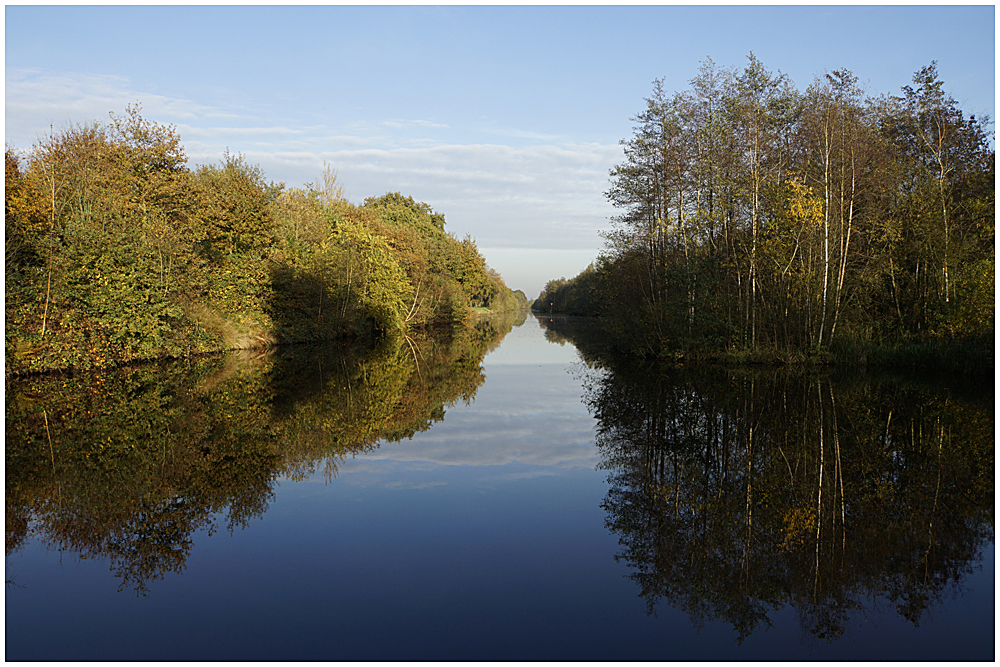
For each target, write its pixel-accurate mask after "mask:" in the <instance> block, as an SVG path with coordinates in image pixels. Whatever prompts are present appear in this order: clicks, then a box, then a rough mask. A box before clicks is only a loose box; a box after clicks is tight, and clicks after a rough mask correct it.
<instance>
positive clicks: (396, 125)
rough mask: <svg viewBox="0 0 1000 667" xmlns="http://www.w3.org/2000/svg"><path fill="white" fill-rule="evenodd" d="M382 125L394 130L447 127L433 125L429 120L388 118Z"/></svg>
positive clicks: (438, 124) (440, 124)
mask: <svg viewBox="0 0 1000 667" xmlns="http://www.w3.org/2000/svg"><path fill="white" fill-rule="evenodd" d="M382 125H385V126H386V127H391V128H392V129H394V130H402V129H406V128H410V127H422V128H434V129H444V130H446V129H448V126H447V125H444V124H442V123H435V122H433V121H430V120H399V119H396V118H390V119H388V120H384V121H382Z"/></svg>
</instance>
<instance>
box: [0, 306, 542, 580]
mask: <svg viewBox="0 0 1000 667" xmlns="http://www.w3.org/2000/svg"><path fill="white" fill-rule="evenodd" d="M523 319H524V314H523V313H511V314H507V315H506V316H495V317H493V318H482V319H480V320H478V321H477V323H476V325H475V326H474V327H471V328H467V329H459V330H457V331H454V332H450V333H448V334H440V335H437V336H423V337H407V338H403V339H397V340H385V341H383V342H382V343H381V344H380V345H379V346H378V347H377V348H375V349H358V348H349V347H344V346H330V345H324V346H314V347H310V348H303V347H300V346H296V347H294V348H288V349H282V350H278V351H276V352H274V353H271V354H264V355H248V354H242V355H238V354H233V355H228V356H226V357H222V358H208V359H192V360H187V361H183V362H175V363H168V364H161V365H148V366H138V367H132V368H125V369H120V370H115V371H106V372H97V373H86V374H77V375H69V376H44V377H33V378H28V379H25V380H20V381H12V380H9V379H8V381H7V382H6V427H5V429H6V430H5V435H6V446H5V458H6V471H5V479H6V488H5V501H6V502H5V506H6V521H5V526H6V553H7V555H10V554H11V553H13V552H16V551H18V550H19V549H21V548H22V547H23V546H24V545H25V543H26V542H27V540H28V538H29V537H37V538H39V539H41V540H43V541H44V542H46V543H47V544H48V545H49V547H50V548H52V549H58V550H60V551H65V552H70V553H76V554H78V555H79V557H80V558H82V559H89V558H100V559H105V560H106V561H108V562H109V563H110V566H111V569H112V570H113V571H114V572H115V574H116V576H117V577H119V578H120V580H121V588H122V589H125V588H131V589H134V590H135V591H136V592H138V593H140V594H144V593H145V592H146V591H147V588H148V584H149V583H151V582H152V581H155V580H158V579H162V578H163V577H164V575H166V574H167V573H170V572H176V573H179V572H181V571H183V569H184V567H185V563H186V561H187V559H188V557H189V556H190V553H191V549H192V544H193V542H192V537H193V535H194V534H195V533H196V532H198V531H200V530H208V531H209V533H211V532H214V531H215V530H218V529H219V528H220V527H221V528H223V529H225V530H228V531H232V530H234V529H236V528H239V527H242V526H245V525H246V524H247V522H248V521H249V520H250V519H251V518H253V517H257V516H261V515H262V514H263V513H264V512H265V511H266V509H267V506H268V503H269V502H270V500H271V498H272V496H273V488H274V485H275V483H276V481H277V480H278V479H280V478H283V477H289V476H290V477H292V478H303V477H305V476H307V475H310V474H313V473H314V472H316V471H317V470H321V469H322V470H325V472H326V474H327V475H328V476H333V475H335V474H336V471H337V466H338V463H339V462H340V461H341V460H342V459H343V457H345V456H348V455H352V454H356V453H359V452H366V451H371V450H372V449H374V448H376V447H377V446H378V444H379V442H380V441H385V440H388V441H398V440H401V439H405V438H408V437H412V436H413V434H415V433H417V432H419V431H423V430H426V429H428V428H429V427H430V426H431V424H433V423H434V422H435V421H438V420H441V419H442V418H443V417H444V414H445V409H446V408H447V407H448V406H449V405H451V404H453V403H455V402H457V401H465V402H468V401H471V400H472V399H473V397H474V396H475V394H476V392H477V390H478V389H479V387H480V386H481V385H482V384H483V382H484V380H485V375H484V374H483V370H482V365H481V363H482V359H483V356H484V355H485V354H486V353H488V352H489V351H490V350H492V349H494V348H495V347H496V346H497V345H498V344H499V342H500V341H501V340H502V339H503V337H504V335H506V333H507V332H509V331H510V330H511V328H512V327H513V326H514V325H516V324H520V322H522V321H523ZM217 516H219V517H222V523H223V525H222V526H219V525H216V517H217Z"/></svg>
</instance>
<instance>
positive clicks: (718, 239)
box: [535, 54, 995, 358]
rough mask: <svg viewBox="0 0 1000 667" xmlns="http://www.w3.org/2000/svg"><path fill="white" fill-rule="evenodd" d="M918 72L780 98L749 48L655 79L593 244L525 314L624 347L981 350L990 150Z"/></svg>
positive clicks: (988, 313) (846, 76)
mask: <svg viewBox="0 0 1000 667" xmlns="http://www.w3.org/2000/svg"><path fill="white" fill-rule="evenodd" d="M943 85H944V84H943V82H942V81H941V80H940V79H939V78H938V74H937V69H936V63H931V64H930V65H929V66H927V67H924V68H922V69H920V70H919V71H918V72H917V73H916V74H915V75H914V77H913V85H911V86H904V87H903V88H902V94H901V95H899V96H893V95H881V96H875V97H873V96H868V95H866V93H865V92H864V91H863V89H862V88H861V87H860V85H859V84H858V79H857V77H856V76H855V75H854V74H852V73H851V72H849V71H845V70H835V71H833V72H831V73H828V74H826V75H825V76H823V77H822V78H819V79H817V80H815V81H814V82H813V83H812V84H811V85H810V86H809V87H808V88H807V89H806V90H804V91H800V90H797V89H796V88H795V87H794V86H793V84H792V82H791V81H790V80H789V78H788V77H787V76H786V75H784V74H781V73H780V72H778V73H775V72H771V71H769V70H767V69H766V68H765V67H764V65H763V64H762V63H761V62H760V61H759V60H758V59H757V58H756V57H755V56H754V55H753V54H750V56H749V59H748V63H747V65H746V66H745V67H744V68H743V69H742V70H736V69H734V68H724V67H719V66H717V65H716V64H715V63H713V62H712V61H711V60H710V59H709V60H707V61H705V62H704V63H703V64H702V66H701V68H700V69H699V71H698V74H697V76H695V77H694V78H693V79H691V81H690V88H688V89H687V90H685V91H681V92H676V93H670V92H668V91H667V90H666V89H665V87H664V85H663V82H662V81H656V82H655V83H654V86H653V92H652V95H651V96H650V97H649V98H647V99H646V106H645V108H644V109H643V111H642V112H641V113H639V114H638V115H637V116H636V117H635V118H634V119H633V120H634V121H635V123H636V125H635V128H634V134H633V135H632V137H630V138H628V139H626V140H623V141H622V145H623V147H624V153H625V159H624V162H622V163H621V164H619V165H617V166H616V167H614V168H613V169H612V170H611V173H610V187H609V190H608V191H607V192H606V193H605V194H606V196H607V198H608V200H609V201H610V202H611V203H612V204H613V205H614V206H615V207H616V208H618V209H619V210H620V211H621V213H620V214H619V215H617V216H616V217H614V218H613V219H612V229H611V230H609V231H608V232H606V233H605V234H603V236H604V238H605V241H606V243H605V250H604V252H603V253H602V255H601V257H600V258H599V259H598V261H597V262H595V264H593V265H592V266H590V267H588V269H587V270H585V271H584V272H583V273H581V274H580V275H579V276H577V277H576V278H574V279H572V280H565V279H562V280H559V281H551V282H550V283H549V284H548V285H547V286H546V288H545V290H543V291H542V294H540V295H539V299H538V300H537V301H536V302H535V308H536V309H539V310H545V311H546V312H548V311H549V310H550V309H552V311H553V312H565V313H574V314H587V315H596V316H599V317H601V318H602V321H603V323H604V325H605V328H606V329H607V333H608V335H609V336H610V337H611V338H612V339H613V340H614V341H615V343H616V345H617V346H618V347H619V348H620V349H621V350H623V351H625V352H628V353H631V354H636V355H640V356H662V355H664V354H672V353H675V352H678V351H681V352H688V353H692V352H697V351H699V350H701V351H704V350H709V351H713V352H718V351H727V352H730V353H733V352H740V351H742V352H746V351H750V352H757V353H759V352H760V351H762V350H767V351H770V353H772V354H774V353H777V352H780V353H781V354H783V355H784V356H786V357H787V356H789V355H791V354H793V353H798V354H802V353H809V352H810V351H811V352H812V353H813V354H819V355H821V356H822V355H824V354H826V355H828V354H830V353H832V354H834V355H836V356H840V357H852V356H853V357H854V358H857V357H858V356H861V355H863V352H861V350H863V349H865V348H866V346H868V347H870V346H871V345H873V344H874V345H880V344H881V345H884V344H887V343H893V344H912V343H925V342H927V341H951V342H955V341H964V342H970V341H971V342H977V343H979V347H980V348H981V349H983V350H985V349H986V348H988V350H989V354H990V355H991V354H992V341H993V302H994V289H993V288H994V215H995V213H994V211H995V208H994V187H995V153H994V148H993V145H992V136H993V135H992V133H991V132H990V131H989V130H988V127H989V124H990V123H989V119H988V118H976V117H975V116H974V115H971V116H966V114H965V113H964V112H963V111H962V110H961V109H960V108H959V105H958V103H957V102H956V101H955V100H954V99H952V98H951V97H949V96H948V95H947V94H946V93H945V92H944V88H943Z"/></svg>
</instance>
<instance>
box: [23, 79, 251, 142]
mask: <svg viewBox="0 0 1000 667" xmlns="http://www.w3.org/2000/svg"><path fill="white" fill-rule="evenodd" d="M4 86H5V90H4V112H5V119H4V134H5V136H6V139H7V141H13V142H14V143H16V144H18V145H22V146H24V145H28V144H30V143H32V142H34V141H35V140H37V139H38V138H39V137H40V136H43V135H44V134H45V133H46V131H47V130H48V126H49V125H50V124H51V125H53V126H54V127H55V128H56V129H61V128H63V127H65V126H66V125H67V124H81V123H89V122H92V121H94V120H101V121H103V120H107V118H108V114H109V113H110V112H114V113H119V114H120V113H123V112H124V111H125V107H126V106H127V105H129V104H134V103H135V102H139V103H140V104H141V105H142V109H143V115H144V116H146V117H147V118H153V119H156V120H157V121H158V122H168V123H177V122H180V121H191V120H195V119H215V120H224V119H235V118H237V115H236V114H233V113H231V112H228V111H225V110H222V109H218V108H215V107H210V106H206V105H203V104H199V103H197V102H194V101H193V100H188V99H184V98H180V97H171V96H168V95H161V94H156V93H149V92H142V91H138V90H137V89H136V87H135V86H134V85H133V83H132V81H131V80H130V79H129V78H128V77H124V76H116V75H105V74H85V73H76V72H44V71H41V70H38V69H33V68H10V69H7V70H6V72H5V83H4Z"/></svg>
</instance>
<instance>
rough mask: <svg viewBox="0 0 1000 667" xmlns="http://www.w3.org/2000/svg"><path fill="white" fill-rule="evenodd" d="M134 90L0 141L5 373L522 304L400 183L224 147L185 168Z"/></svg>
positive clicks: (457, 317)
mask: <svg viewBox="0 0 1000 667" xmlns="http://www.w3.org/2000/svg"><path fill="white" fill-rule="evenodd" d="M186 162H187V160H186V157H185V155H184V148H183V146H182V145H181V142H180V137H179V135H178V134H177V132H176V130H175V129H174V128H173V127H172V126H167V125H161V124H158V123H156V122H153V121H150V120H147V119H145V118H143V117H142V115H141V109H140V108H139V107H138V105H135V106H129V107H128V108H127V109H126V112H125V114H124V115H116V114H114V113H112V114H111V115H110V120H109V121H108V122H105V123H99V122H95V123H92V124H89V125H82V126H74V127H70V128H68V129H65V130H61V131H53V132H51V133H50V135H49V136H48V137H46V138H44V139H42V140H40V141H39V142H38V143H37V144H36V145H35V146H33V147H32V148H31V150H29V151H27V152H26V153H25V154H23V155H22V154H20V153H19V152H18V151H16V150H15V149H14V148H13V147H11V146H7V147H6V148H5V153H4V183H5V198H4V222H5V271H6V273H5V276H6V289H5V293H6V313H5V314H6V332H7V333H6V340H5V353H6V364H7V371H8V373H10V372H32V371H38V370H47V369H53V368H64V367H92V366H103V365H115V364H122V363H127V362H130V361H136V360H141V359H150V358H158V357H178V356H185V355H188V354H192V353H199V352H207V351H215V350H220V349H232V348H247V347H260V346H267V345H273V344H277V343H289V342H302V341H316V340H330V339H335V338H341V337H349V338H350V337H353V338H359V337H360V338H372V337H378V336H382V335H387V334H388V335H391V334H395V333H400V332H405V331H412V330H413V329H420V328H428V327H438V326H453V325H456V324H460V323H463V322H466V321H467V320H468V318H469V317H470V314H471V313H472V309H474V308H477V307H485V308H490V309H494V310H505V309H509V308H516V307H519V306H521V305H525V304H526V299H525V298H524V296H523V294H515V293H514V292H512V291H511V290H510V289H509V288H507V286H506V285H505V284H504V282H503V279H502V278H501V276H500V275H499V274H498V273H497V272H496V271H494V270H492V269H490V268H489V267H488V266H487V264H486V261H485V259H484V258H483V256H482V254H481V253H480V252H479V250H478V249H477V247H476V244H475V241H474V240H473V239H472V238H471V237H466V238H465V239H462V240H459V239H457V238H456V237H455V236H454V235H453V234H450V233H448V232H446V231H445V220H444V216H443V215H442V214H440V213H438V212H436V211H434V210H432V208H431V207H430V206H429V205H427V204H425V203H422V202H417V201H415V200H414V199H413V198H412V197H406V196H403V195H401V194H400V193H388V194H386V195H383V196H381V197H372V198H368V199H366V200H365V201H364V203H363V204H362V205H360V206H358V205H355V204H352V203H350V202H348V201H347V199H346V198H345V197H344V194H343V188H342V187H341V186H340V184H339V181H338V179H337V174H336V171H335V170H333V169H331V168H329V167H327V168H326V169H325V171H324V174H323V177H322V178H321V179H319V180H318V181H317V182H316V183H313V184H309V185H306V186H304V187H302V188H296V187H286V186H285V185H284V184H275V183H273V182H269V181H267V179H266V177H265V175H264V173H263V172H262V170H261V169H260V168H259V167H257V166H254V165H251V164H248V163H247V162H246V160H245V159H244V158H243V157H242V156H240V155H234V154H231V153H229V152H228V151H227V152H226V154H225V155H224V156H223V159H222V160H221V162H220V163H219V164H211V165H203V166H198V167H196V168H194V169H191V168H189V167H188V166H187V164H186Z"/></svg>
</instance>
